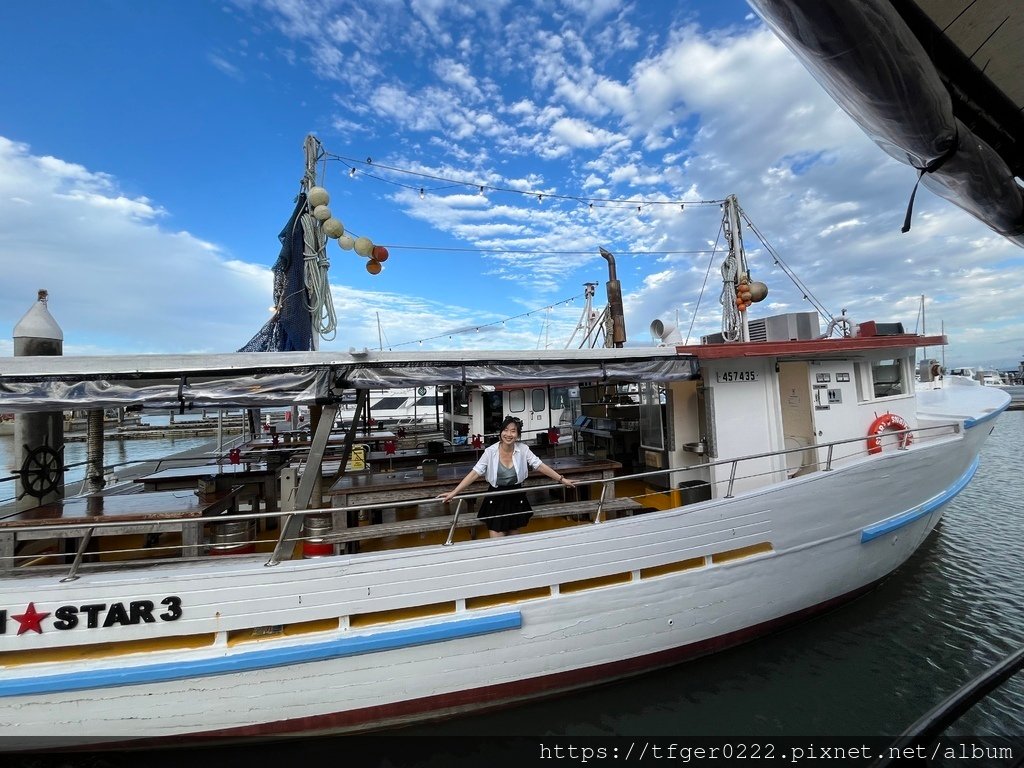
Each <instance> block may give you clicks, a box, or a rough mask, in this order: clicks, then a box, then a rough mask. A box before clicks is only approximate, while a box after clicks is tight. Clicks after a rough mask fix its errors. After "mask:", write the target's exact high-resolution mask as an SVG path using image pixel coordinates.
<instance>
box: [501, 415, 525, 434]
mask: <svg viewBox="0 0 1024 768" xmlns="http://www.w3.org/2000/svg"><path fill="white" fill-rule="evenodd" d="M509 424H515V425H516V432H518V433H519V437H522V436H523V420H522V419H517V418H516V417H515V416H506V417H505V418H504V419H502V420H501V429H500V430H498V431H499V432H504V431H505V427H507V426H508V425H509Z"/></svg>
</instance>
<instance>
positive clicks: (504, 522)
mask: <svg viewBox="0 0 1024 768" xmlns="http://www.w3.org/2000/svg"><path fill="white" fill-rule="evenodd" d="M516 480H517V478H516V470H515V468H514V467H512V468H510V467H505V466H503V465H501V464H499V465H498V485H497V487H495V486H493V485H491V486H489V487H490V489H491V490H492V491H509V490H512V489H513V488H521V487H522V485H521V484H520V483H518V482H516ZM476 516H477V518H478V519H480V520H482V521H483V523H484V525H486V526H487V528H488V529H489V530H492V531H500V532H502V533H507V532H508V531H515V530H518V529H519V528H522V527H523V526H524V525H526V524H527V523H528V522H530V518H531V517H532V516H533V509H532V508H531V507H530V502H529V501H528V500H527V498H526V492H525V491H524V492H522V493H509V494H503V495H501V496H485V497H484V501H483V503H482V504H481V505H480V511H479V512H477V514H476Z"/></svg>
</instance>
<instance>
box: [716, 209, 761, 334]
mask: <svg viewBox="0 0 1024 768" xmlns="http://www.w3.org/2000/svg"><path fill="white" fill-rule="evenodd" d="M722 207H723V209H724V213H723V215H722V228H723V229H724V231H725V238H726V242H727V243H728V244H729V254H728V256H726V257H725V261H724V262H723V263H722V295H721V297H720V298H719V301H720V302H721V304H722V337H723V338H724V339H725V340H726V341H750V329H749V327H748V325H747V312H746V309H747V307H748V306H749V305H750V304H749V300H748V302H747V303H746V304H745V305H744V304H743V303H742V301H741V299H740V296H741V294H742V291H741V289H740V286H741V284H744V285H749V284H750V283H751V280H750V268H749V266H748V265H747V254H746V251H744V250H743V234H742V233H741V232H740V206H739V203H738V202H737V200H736V195H729V196H728V197H727V198H726V199H725V203H724V204H723V206H722ZM765 295H767V291H765ZM761 298H764V296H760V298H754V299H753V301H760V299H761Z"/></svg>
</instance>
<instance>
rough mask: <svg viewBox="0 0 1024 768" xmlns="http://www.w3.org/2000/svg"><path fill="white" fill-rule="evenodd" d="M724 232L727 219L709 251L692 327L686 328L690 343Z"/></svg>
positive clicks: (691, 316) (722, 223) (692, 317)
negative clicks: (709, 255) (709, 256)
mask: <svg viewBox="0 0 1024 768" xmlns="http://www.w3.org/2000/svg"><path fill="white" fill-rule="evenodd" d="M724 232H725V219H722V222H721V223H720V224H719V226H718V235H717V236H716V237H715V247H714V249H713V250H711V251H708V253H710V254H711V258H710V259H708V268H707V270H706V271H705V272H704V282H703V283H702V284H701V286H700V293H699V294H697V304H696V306H694V308H693V314H692V315H690V327H689V328H687V329H686V341H685V342H684V343H685V344H689V343H690V335H691V334H692V333H693V324H694V323H695V322H697V313H698V312H699V311H700V302H701V299H702V298H703V297H704V289H705V288H707V285H708V277H709V276H710V275H711V267H712V266H713V265H714V263H715V256H716V255H717V254H718V244H719V242H721V240H722V233H724Z"/></svg>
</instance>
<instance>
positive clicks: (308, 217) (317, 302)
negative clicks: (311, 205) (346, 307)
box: [302, 211, 338, 341]
mask: <svg viewBox="0 0 1024 768" xmlns="http://www.w3.org/2000/svg"><path fill="white" fill-rule="evenodd" d="M302 259H303V272H304V275H305V283H306V308H307V309H308V310H309V314H310V317H312V318H313V322H314V330H315V331H316V332H317V333H319V334H320V336H321V337H322V338H324V339H326V340H327V341H331V340H333V339H334V337H335V335H336V332H337V329H338V319H337V317H336V315H335V313H334V300H333V299H332V298H331V286H330V285H329V284H328V282H327V270H328V269H330V266H331V262H330V260H329V259H328V258H327V237H326V236H325V235H324V233H323V232H322V231H321V229H320V222H318V221H317V220H316V219H314V218H313V215H312V214H311V213H309V212H308V211H307V212H306V213H304V214H302Z"/></svg>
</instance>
